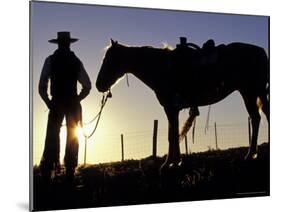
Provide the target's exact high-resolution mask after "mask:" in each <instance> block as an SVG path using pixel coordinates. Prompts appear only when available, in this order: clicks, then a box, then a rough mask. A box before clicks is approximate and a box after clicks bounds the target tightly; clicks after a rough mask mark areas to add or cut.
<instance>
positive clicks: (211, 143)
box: [33, 120, 269, 164]
mask: <svg viewBox="0 0 281 212" xmlns="http://www.w3.org/2000/svg"><path fill="white" fill-rule="evenodd" d="M152 124H153V125H152V126H153V128H152V129H151V130H144V131H134V132H120V134H116V135H108V136H105V138H104V140H103V141H102V145H103V147H104V148H102V150H100V151H98V152H96V153H95V154H91V152H92V151H93V150H91V149H90V148H89V145H88V149H86V152H87V156H88V155H94V157H96V158H97V160H94V162H92V161H89V163H105V162H118V161H124V160H131V159H135V160H138V159H142V158H146V157H149V156H152V157H156V156H158V157H162V156H164V155H165V154H167V152H168V129H167V128H160V129H158V121H157V124H156V120H154V121H153V122H152ZM195 128H196V131H195V136H194V143H193V139H192V133H191V131H190V132H189V133H188V135H187V136H186V139H184V140H183V141H181V142H180V151H181V154H191V153H196V152H204V151H212V150H225V149H229V148H236V147H241V146H245V147H247V146H249V131H250V130H251V129H250V128H249V127H248V125H247V124H246V122H245V123H240V124H219V123H213V124H212V125H210V126H209V127H208V130H207V131H206V129H205V126H197V125H196V126H195ZM267 142H269V129H268V125H265V124H261V125H260V129H259V136H258V144H262V143H267ZM109 146H110V148H108V147H109ZM38 148H39V147H38ZM38 148H37V149H34V152H35V151H42V148H43V147H40V149H38ZM80 148H82V150H81V153H82V154H84V152H85V150H84V149H83V148H84V145H80ZM33 154H34V156H35V157H34V161H37V163H36V162H35V164H38V161H40V158H39V157H40V156H38V155H36V154H35V153H33ZM83 161H84V160H83ZM86 161H87V162H88V160H86ZM79 162H80V163H81V164H82V163H83V162H81V160H80V161H79Z"/></svg>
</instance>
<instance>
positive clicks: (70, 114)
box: [64, 103, 81, 177]
mask: <svg viewBox="0 0 281 212" xmlns="http://www.w3.org/2000/svg"><path fill="white" fill-rule="evenodd" d="M80 112H81V106H80V104H79V103H73V104H71V105H70V106H69V108H68V110H67V113H66V125H67V141H66V148H65V156H64V164H65V168H66V172H67V173H66V174H67V175H69V177H73V174H74V171H75V168H76V166H77V164H78V148H79V142H78V136H77V127H78V122H79V121H80V118H81V113H80Z"/></svg>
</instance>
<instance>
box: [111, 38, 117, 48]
mask: <svg viewBox="0 0 281 212" xmlns="http://www.w3.org/2000/svg"><path fill="white" fill-rule="evenodd" d="M110 41H111V45H112V46H114V45H116V44H118V42H117V41H114V40H113V39H112V38H110Z"/></svg>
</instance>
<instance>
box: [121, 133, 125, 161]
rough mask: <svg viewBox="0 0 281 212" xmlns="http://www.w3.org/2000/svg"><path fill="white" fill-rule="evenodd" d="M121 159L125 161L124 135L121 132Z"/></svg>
mask: <svg viewBox="0 0 281 212" xmlns="http://www.w3.org/2000/svg"><path fill="white" fill-rule="evenodd" d="M121 161H124V136H123V134H121Z"/></svg>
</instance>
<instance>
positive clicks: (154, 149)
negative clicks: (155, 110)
mask: <svg viewBox="0 0 281 212" xmlns="http://www.w3.org/2000/svg"><path fill="white" fill-rule="evenodd" d="M157 131H158V120H154V125H153V137H152V157H153V158H154V159H155V158H156V155H157Z"/></svg>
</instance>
